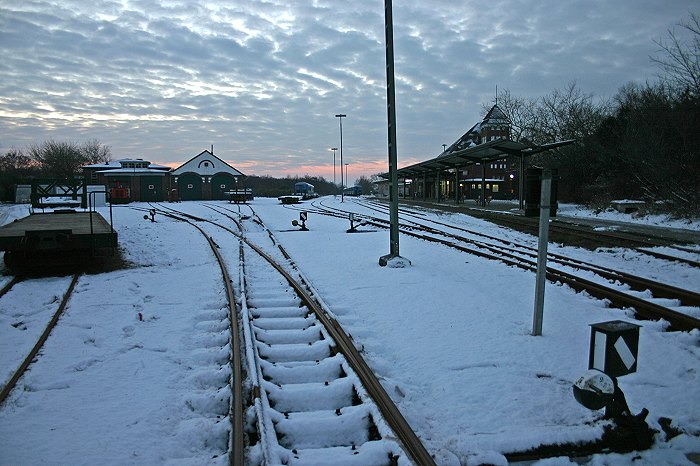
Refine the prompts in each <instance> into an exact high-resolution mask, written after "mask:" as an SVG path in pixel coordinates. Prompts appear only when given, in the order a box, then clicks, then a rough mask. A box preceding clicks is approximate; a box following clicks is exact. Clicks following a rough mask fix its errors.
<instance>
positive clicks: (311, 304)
mask: <svg viewBox="0 0 700 466" xmlns="http://www.w3.org/2000/svg"><path fill="white" fill-rule="evenodd" d="M248 207H249V208H250V209H251V211H253V209H252V207H250V206H248ZM171 210H172V209H171ZM253 212H254V211H253ZM188 216H189V214H188ZM191 217H194V218H197V219H198V220H200V221H205V222H208V223H211V224H213V225H216V226H218V227H220V228H222V229H224V230H227V231H229V232H230V233H232V234H233V235H235V236H237V237H239V238H240V239H242V240H243V241H244V242H245V244H247V245H248V246H249V247H250V248H251V249H253V250H254V251H255V252H256V253H258V254H259V255H260V256H261V257H263V258H264V259H265V260H266V261H267V262H268V263H270V265H272V266H273V267H274V268H275V269H276V270H277V271H278V272H279V273H280V274H281V275H282V276H284V277H285V280H287V282H288V283H289V285H290V286H291V287H292V288H294V290H295V291H296V292H297V294H298V295H299V298H300V299H301V300H302V301H303V302H304V304H305V305H306V306H308V308H309V309H310V310H311V311H313V312H314V314H315V315H316V316H317V317H318V319H319V320H320V321H321V322H322V323H323V325H324V326H325V327H326V329H327V330H328V332H329V334H330V335H331V337H333V339H334V340H335V341H336V343H338V349H339V350H340V352H342V353H343V355H344V356H345V358H346V359H347V361H348V364H350V367H352V369H353V370H354V371H355V372H356V373H357V376H358V377H359V378H360V381H361V382H362V384H363V386H364V387H365V389H366V390H367V393H368V394H369V395H370V397H371V398H372V399H373V401H374V402H375V404H376V405H377V407H378V408H379V410H380V412H381V414H382V416H383V417H384V419H385V421H386V422H387V424H388V425H389V427H390V428H391V430H392V431H393V432H394V434H396V438H397V441H398V442H399V443H400V444H401V445H402V446H403V449H404V451H405V452H406V453H407V455H408V456H409V457H410V458H411V460H412V461H413V462H414V463H415V464H417V465H421V466H423V465H425V466H434V465H435V464H436V463H435V460H434V459H433V458H432V456H430V454H429V453H428V451H427V450H426V449H425V446H424V445H423V443H422V442H421V441H420V439H419V438H418V436H417V435H416V433H415V432H414V431H413V429H412V428H411V426H410V425H409V424H408V422H407V421H406V419H405V418H404V417H403V415H402V414H401V412H400V411H399V409H398V408H397V407H396V405H395V404H394V402H393V401H392V400H391V397H389V395H388V394H387V392H386V391H385V390H384V387H382V385H381V383H380V382H379V380H378V379H377V377H376V375H375V374H374V372H373V371H372V369H371V368H370V367H369V365H368V364H367V362H366V361H365V360H364V358H363V357H362V355H361V354H360V352H359V351H358V350H357V348H356V347H355V344H354V342H353V340H352V338H351V337H350V336H349V335H348V334H347V333H345V331H344V330H343V328H342V326H341V325H340V323H338V321H337V320H335V318H333V317H332V316H331V315H329V314H328V313H327V312H326V311H325V310H324V309H323V308H322V307H321V306H320V305H319V304H318V302H317V301H316V300H315V299H313V297H312V296H311V295H310V294H309V293H308V291H307V290H306V288H304V286H303V285H302V284H300V283H299V282H298V281H297V280H295V279H294V277H292V276H291V275H290V274H289V273H288V272H287V271H286V270H285V269H284V267H282V266H281V265H280V264H279V263H277V262H276V261H275V260H274V259H273V258H272V257H270V256H269V254H267V253H266V252H265V251H263V250H262V249H261V248H260V247H259V246H257V245H256V244H255V243H253V242H252V241H250V240H249V239H247V238H245V237H244V236H243V235H242V234H238V233H236V232H234V231H233V230H231V229H229V228H227V227H224V226H223V225H220V224H217V223H215V222H212V221H211V220H207V219H204V218H201V217H196V216H191ZM232 220H233V219H232ZM268 233H270V232H269V229H268ZM275 244H277V247H278V248H279V249H280V251H281V252H282V254H283V255H284V256H285V258H287V259H289V254H287V252H286V251H285V250H284V248H283V247H282V246H281V245H280V244H279V243H278V242H276V241H275Z"/></svg>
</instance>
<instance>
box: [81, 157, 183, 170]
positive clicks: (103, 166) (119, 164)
mask: <svg viewBox="0 0 700 466" xmlns="http://www.w3.org/2000/svg"><path fill="white" fill-rule="evenodd" d="M146 163H147V164H148V166H147V167H148V168H150V169H153V170H170V167H168V166H165V165H157V164H154V163H151V162H149V161H147V160H143V159H119V160H111V161H108V162H105V163H93V164H90V165H83V167H82V168H96V169H99V170H110V169H112V170H114V169H119V168H124V167H126V166H127V165H128V164H134V165H136V164H139V165H145V164H146Z"/></svg>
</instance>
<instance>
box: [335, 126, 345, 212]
mask: <svg viewBox="0 0 700 466" xmlns="http://www.w3.org/2000/svg"><path fill="white" fill-rule="evenodd" d="M335 117H336V118H340V202H345V196H344V195H343V188H344V186H343V118H345V117H347V115H345V114H343V113H339V114H337V115H336V116H335Z"/></svg>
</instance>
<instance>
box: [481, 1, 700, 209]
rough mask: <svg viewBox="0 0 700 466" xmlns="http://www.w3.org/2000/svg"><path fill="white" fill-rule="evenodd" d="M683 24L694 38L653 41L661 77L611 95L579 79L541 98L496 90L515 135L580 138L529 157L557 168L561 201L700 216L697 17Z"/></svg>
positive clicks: (538, 139)
mask: <svg viewBox="0 0 700 466" xmlns="http://www.w3.org/2000/svg"><path fill="white" fill-rule="evenodd" d="M679 26H680V31H681V33H683V34H684V37H689V39H685V40H684V39H683V37H682V36H681V35H680V34H679V33H678V32H677V31H675V30H671V31H669V32H668V37H667V39H666V40H659V41H656V44H657V45H658V46H659V53H660V55H659V56H658V57H652V58H651V59H652V61H653V62H654V63H656V64H657V65H658V66H659V69H660V75H659V79H658V81H657V82H654V83H649V82H647V83H646V84H644V85H640V84H627V85H625V86H623V87H622V88H620V90H619V91H618V92H617V94H616V95H615V96H613V97H612V98H611V99H608V100H603V99H595V97H594V96H593V95H591V94H587V93H585V92H583V91H582V90H581V89H580V88H579V86H578V85H577V83H575V82H573V83H570V84H568V85H567V86H566V87H565V88H563V89H556V90H554V91H552V92H551V93H550V94H548V95H546V96H544V97H540V98H523V97H519V96H515V95H513V94H511V93H510V92H509V91H508V90H506V91H505V92H503V93H501V94H500V95H499V97H498V105H499V107H501V109H502V110H503V111H504V112H505V113H506V114H508V115H509V117H510V119H511V121H512V134H511V138H512V139H514V140H516V141H521V142H531V143H535V144H544V143H549V142H554V141H561V140H568V139H575V140H576V141H577V143H576V144H573V145H571V146H566V147H563V148H560V149H558V150H554V151H550V152H548V153H542V154H538V155H536V156H533V157H532V160H531V161H530V163H531V164H533V165H537V166H541V167H545V168H553V169H556V170H557V171H558V175H559V177H560V181H559V199H560V200H562V201H571V202H576V203H582V204H588V205H591V206H594V207H601V208H602V207H604V206H607V205H608V203H609V201H610V200H613V199H623V198H627V199H629V198H636V199H643V200H646V201H647V202H648V204H649V205H650V206H652V207H653V208H655V209H657V210H658V211H661V212H668V213H671V214H673V215H675V216H678V217H691V216H695V217H697V216H700V59H699V58H700V16H698V15H696V14H691V15H690V19H689V20H688V21H685V22H681V23H679ZM484 108H485V109H486V107H484Z"/></svg>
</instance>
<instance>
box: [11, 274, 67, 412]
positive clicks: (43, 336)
mask: <svg viewBox="0 0 700 466" xmlns="http://www.w3.org/2000/svg"><path fill="white" fill-rule="evenodd" d="M79 277H80V275H79V274H75V275H73V278H72V279H71V280H70V284H69V285H68V289H67V290H66V292H65V293H64V294H63V298H62V299H61V302H60V304H59V306H58V308H57V310H56V312H54V313H53V316H52V317H51V319H50V320H49V322H48V324H47V325H46V328H45V329H44V331H43V332H42V333H41V335H40V336H39V338H38V340H37V341H36V343H35V344H34V346H33V347H32V349H31V350H30V351H29V353H28V354H27V356H26V357H25V358H24V359H23V361H22V363H21V364H20V365H19V367H18V368H17V370H15V372H14V373H13V374H12V376H11V377H10V379H9V380H8V381H7V382H6V383H5V385H4V386H3V387H2V390H0V405H2V403H3V402H4V401H5V399H6V398H7V397H8V395H9V394H10V392H11V391H12V389H13V388H14V387H15V385H16V384H17V382H18V381H19V379H20V378H21V377H22V376H23V375H24V374H25V372H26V371H27V369H28V368H29V366H30V364H31V363H32V361H34V358H36V357H37V355H38V354H39V351H40V350H41V348H42V346H44V343H45V342H46V340H47V339H48V338H49V335H50V334H51V331H52V330H53V329H54V328H55V327H56V324H57V323H58V320H59V318H60V317H61V314H63V310H64V309H65V308H66V305H67V304H68V300H69V299H70V297H71V294H72V293H73V289H74V288H75V285H76V283H77V282H78V278H79ZM21 281H22V280H21V279H20V278H17V277H15V278H14V279H13V280H11V281H10V282H9V283H8V284H7V285H5V286H4V287H3V289H2V290H0V298H2V297H3V296H4V295H5V294H7V293H8V292H10V290H12V288H13V287H14V286H15V285H16V284H18V283H20V282H21ZM20 325H24V324H23V322H17V323H16V324H13V326H15V327H16V328H17V326H20Z"/></svg>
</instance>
